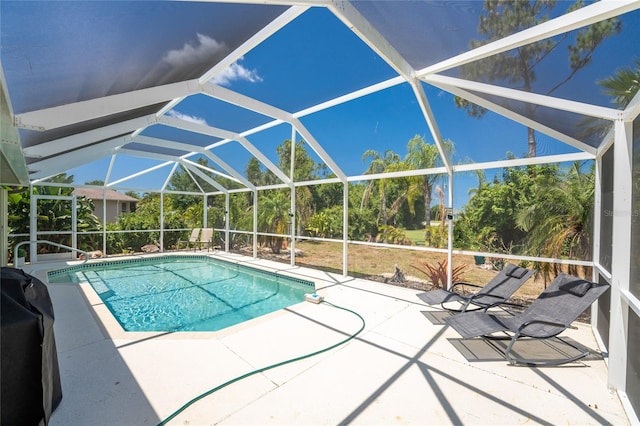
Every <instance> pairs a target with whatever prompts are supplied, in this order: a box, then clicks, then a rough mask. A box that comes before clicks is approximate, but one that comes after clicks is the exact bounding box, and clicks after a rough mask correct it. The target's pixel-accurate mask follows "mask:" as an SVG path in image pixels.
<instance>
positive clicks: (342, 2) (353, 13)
mask: <svg viewBox="0 0 640 426" xmlns="http://www.w3.org/2000/svg"><path fill="white" fill-rule="evenodd" d="M328 9H329V10H330V11H331V12H332V13H333V14H334V15H335V16H336V17H337V18H338V19H340V20H341V21H342V22H343V23H344V24H345V25H346V26H347V28H349V29H350V30H351V31H352V32H353V33H354V34H355V35H357V36H358V37H359V38H360V39H361V40H362V41H364V42H365V43H366V44H367V46H369V47H370V48H371V49H372V50H373V51H374V52H376V54H377V55H378V56H380V57H381V58H382V59H383V60H384V61H385V62H386V63H387V64H389V65H390V66H391V67H392V68H393V69H394V70H395V71H396V72H397V73H398V74H400V75H401V76H402V77H404V78H405V80H407V81H409V80H412V79H413V75H414V70H413V67H411V65H409V63H408V62H407V61H406V60H405V59H404V57H402V55H401V54H400V53H398V51H397V50H396V49H395V48H394V47H393V46H392V45H391V43H389V42H388V41H387V39H385V38H384V37H383V36H382V35H381V34H380V33H379V32H378V30H376V29H375V28H374V27H373V26H372V25H371V24H370V23H369V21H367V20H366V19H365V18H364V17H363V16H362V14H361V13H360V12H359V11H358V10H357V9H356V8H355V7H353V5H352V4H351V3H350V2H349V1H346V0H333V1H332V2H331V5H330V6H329V7H328Z"/></svg>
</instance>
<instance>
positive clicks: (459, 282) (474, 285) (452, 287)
mask: <svg viewBox="0 0 640 426" xmlns="http://www.w3.org/2000/svg"><path fill="white" fill-rule="evenodd" d="M463 285H466V286H469V287H476V288H482V287H483V286H481V285H478V284H473V283H468V282H466V281H456V282H455V283H453V285H452V286H451V288H450V289H449V291H453V289H454V288H456V287H457V286H463Z"/></svg>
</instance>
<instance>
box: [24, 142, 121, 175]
mask: <svg viewBox="0 0 640 426" xmlns="http://www.w3.org/2000/svg"><path fill="white" fill-rule="evenodd" d="M129 141H130V138H129V137H128V136H123V137H120V138H115V139H111V140H110V141H107V142H104V143H101V144H96V145H92V146H85V147H83V148H80V149H76V150H73V151H69V152H66V153H64V154H60V155H58V156H56V157H53V158H46V159H43V160H40V161H35V162H33V163H31V164H28V165H27V169H28V170H29V171H31V172H33V173H31V174H30V175H29V178H30V179H39V178H42V177H44V176H52V175H57V174H60V173H63V172H66V171H68V170H70V169H73V168H74V167H79V166H82V165H84V164H87V158H91V161H97V160H99V159H102V158H104V157H108V156H110V155H113V154H115V153H116V152H117V151H118V149H119V148H120V147H121V146H123V145H125V144H127V143H128V142H129Z"/></svg>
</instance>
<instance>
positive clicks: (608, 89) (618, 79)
mask: <svg viewBox="0 0 640 426" xmlns="http://www.w3.org/2000/svg"><path fill="white" fill-rule="evenodd" d="M634 63H635V69H633V67H627V68H623V69H619V70H617V71H616V73H615V75H613V76H612V77H609V78H607V79H604V80H601V81H599V82H598V84H599V85H600V86H602V87H604V88H605V90H604V93H605V94H607V95H609V96H612V97H613V102H614V103H615V104H617V105H618V106H620V107H621V108H625V107H626V106H627V105H629V103H630V102H631V100H632V99H633V97H634V96H635V94H636V93H638V90H639V89H640V59H636V60H635V61H634Z"/></svg>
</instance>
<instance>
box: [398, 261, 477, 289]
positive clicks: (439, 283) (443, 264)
mask: <svg viewBox="0 0 640 426" xmlns="http://www.w3.org/2000/svg"><path fill="white" fill-rule="evenodd" d="M419 263H420V264H419V265H411V267H412V268H414V269H417V270H418V271H420V272H422V273H423V274H425V275H426V276H427V277H428V278H429V280H430V281H431V284H432V285H433V286H434V287H436V288H446V286H447V265H448V262H447V259H444V260H442V261H440V262H437V263H435V264H433V265H431V264H429V263H427V262H422V261H419ZM466 267H467V264H466V263H463V264H462V265H459V266H456V267H455V268H453V269H452V270H451V274H452V278H451V282H456V281H461V280H462V274H463V272H462V271H463V270H464V269H465V268H466Z"/></svg>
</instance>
